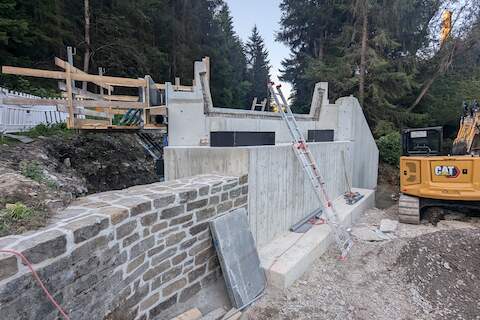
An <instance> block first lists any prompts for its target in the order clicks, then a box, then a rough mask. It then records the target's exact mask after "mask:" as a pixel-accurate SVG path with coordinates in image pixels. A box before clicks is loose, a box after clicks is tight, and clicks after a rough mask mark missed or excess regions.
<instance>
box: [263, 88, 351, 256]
mask: <svg viewBox="0 0 480 320" xmlns="http://www.w3.org/2000/svg"><path fill="white" fill-rule="evenodd" d="M268 88H269V90H270V93H271V95H272V97H273V98H274V100H275V103H276V105H277V106H278V109H279V111H280V113H281V115H282V118H283V120H285V122H286V124H287V127H288V129H289V130H290V133H291V135H292V139H293V150H294V151H295V154H296V156H297V158H298V160H299V161H300V164H301V165H302V167H303V169H304V171H305V172H306V174H307V176H308V178H309V180H310V182H311V183H312V186H313V189H314V190H315V194H316V195H317V197H318V199H319V200H320V203H321V204H322V206H323V209H324V214H325V217H326V221H327V223H328V224H329V225H330V227H331V228H332V230H333V234H334V237H335V242H336V243H337V246H338V247H339V249H340V251H341V254H342V255H341V258H345V257H346V256H347V254H348V251H349V250H350V248H351V247H352V245H353V241H352V238H351V237H350V234H349V233H348V232H347V230H346V229H345V228H344V226H343V225H342V224H341V223H340V219H339V217H338V215H337V213H336V212H335V209H334V208H333V205H332V202H331V201H330V199H329V197H328V194H327V190H326V189H325V182H324V180H323V178H322V176H321V174H320V171H319V170H318V166H317V164H316V161H315V158H314V157H313V155H312V153H311V152H310V149H309V148H308V145H307V143H306V141H305V138H304V136H303V134H302V132H301V131H300V128H299V127H298V124H297V121H296V120H295V117H294V115H293V113H292V110H291V109H290V107H289V106H288V103H287V100H286V99H285V96H284V95H283V92H282V90H281V86H280V85H278V86H276V87H275V86H274V84H273V83H270V84H269V85H268ZM275 88H276V91H275ZM279 97H280V99H279Z"/></svg>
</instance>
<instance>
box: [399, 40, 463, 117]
mask: <svg viewBox="0 0 480 320" xmlns="http://www.w3.org/2000/svg"><path fill="white" fill-rule="evenodd" d="M456 47H457V42H454V43H453V44H452V50H451V51H450V52H448V53H446V54H445V56H444V57H443V58H442V59H441V60H440V64H439V66H438V70H437V71H436V72H435V74H434V75H433V76H432V77H431V78H430V79H428V81H427V82H426V83H425V85H424V86H423V88H422V91H420V94H419V95H418V97H417V99H415V102H413V103H412V105H411V106H410V107H409V108H408V109H407V111H408V112H412V111H413V110H414V109H415V108H416V107H417V106H418V104H419V103H420V102H421V101H422V99H423V98H424V97H425V95H426V94H427V93H428V91H429V90H430V88H431V86H432V85H433V83H434V82H435V80H437V79H438V77H440V76H442V75H444V74H445V73H446V72H447V70H448V68H449V67H450V65H451V64H452V63H453V59H454V57H455V50H456Z"/></svg>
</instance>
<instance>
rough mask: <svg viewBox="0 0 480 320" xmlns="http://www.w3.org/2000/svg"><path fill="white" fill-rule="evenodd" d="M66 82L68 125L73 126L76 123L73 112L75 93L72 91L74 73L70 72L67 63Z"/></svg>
mask: <svg viewBox="0 0 480 320" xmlns="http://www.w3.org/2000/svg"><path fill="white" fill-rule="evenodd" d="M66 75H67V77H66V79H65V80H66V81H65V82H66V83H67V107H68V108H67V111H68V120H67V124H68V125H67V127H68V128H72V127H73V125H74V120H75V114H74V113H73V93H72V78H71V76H72V73H71V72H70V65H67V70H66Z"/></svg>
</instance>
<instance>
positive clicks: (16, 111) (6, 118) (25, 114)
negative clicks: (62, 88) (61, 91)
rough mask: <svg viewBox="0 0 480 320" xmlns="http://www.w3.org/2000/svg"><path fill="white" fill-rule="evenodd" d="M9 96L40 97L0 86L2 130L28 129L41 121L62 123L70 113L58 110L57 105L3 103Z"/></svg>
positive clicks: (0, 130) (0, 129) (6, 131)
mask: <svg viewBox="0 0 480 320" xmlns="http://www.w3.org/2000/svg"><path fill="white" fill-rule="evenodd" d="M7 97H8V98H15V97H19V98H33V99H40V97H37V96H33V95H30V94H26V93H21V92H15V91H10V90H8V89H5V88H2V87H0V132H5V133H11V132H21V131H27V130H29V129H31V128H33V127H35V126H36V125H39V124H41V123H43V124H52V123H62V122H65V120H66V119H67V116H68V114H67V113H66V112H60V111H57V107H56V106H49V105H45V106H12V105H4V104H2V99H3V98H7Z"/></svg>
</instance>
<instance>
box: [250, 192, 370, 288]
mask: <svg viewBox="0 0 480 320" xmlns="http://www.w3.org/2000/svg"><path fill="white" fill-rule="evenodd" d="M353 191H356V192H360V193H361V194H363V195H365V196H364V197H363V198H362V199H361V200H360V201H359V202H357V203H356V204H354V205H348V204H347V203H346V202H345V200H344V199H343V196H342V197H339V198H337V199H336V200H335V201H334V203H333V205H334V208H335V211H336V212H337V214H338V215H339V218H340V221H341V222H342V223H343V225H345V226H346V227H350V226H352V224H353V223H355V222H356V221H357V219H358V218H359V217H360V215H361V214H362V213H363V212H364V211H365V210H367V209H370V208H373V207H374V206H375V191H374V190H368V189H353ZM332 242H333V233H332V230H331V229H330V227H329V226H328V225H315V226H313V227H312V229H310V230H309V231H307V232H306V233H294V232H288V233H286V234H284V235H282V236H280V237H278V238H276V239H275V240H273V241H271V242H270V243H268V244H267V245H266V246H263V247H262V248H260V249H259V255H260V262H261V267H262V268H263V270H264V271H265V273H266V275H267V279H268V284H269V285H270V286H272V287H274V288H277V289H281V290H283V289H286V288H288V287H289V286H291V285H292V284H293V283H294V282H295V280H297V279H298V278H300V277H301V276H302V275H303V273H304V272H305V271H307V270H308V269H309V268H310V267H311V266H312V264H313V263H314V261H315V260H316V259H317V258H318V257H320V256H321V255H322V254H323V253H324V252H325V251H326V250H327V249H328V247H329V245H330V244H331V243H332ZM352 250H355V247H353V249H352Z"/></svg>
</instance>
